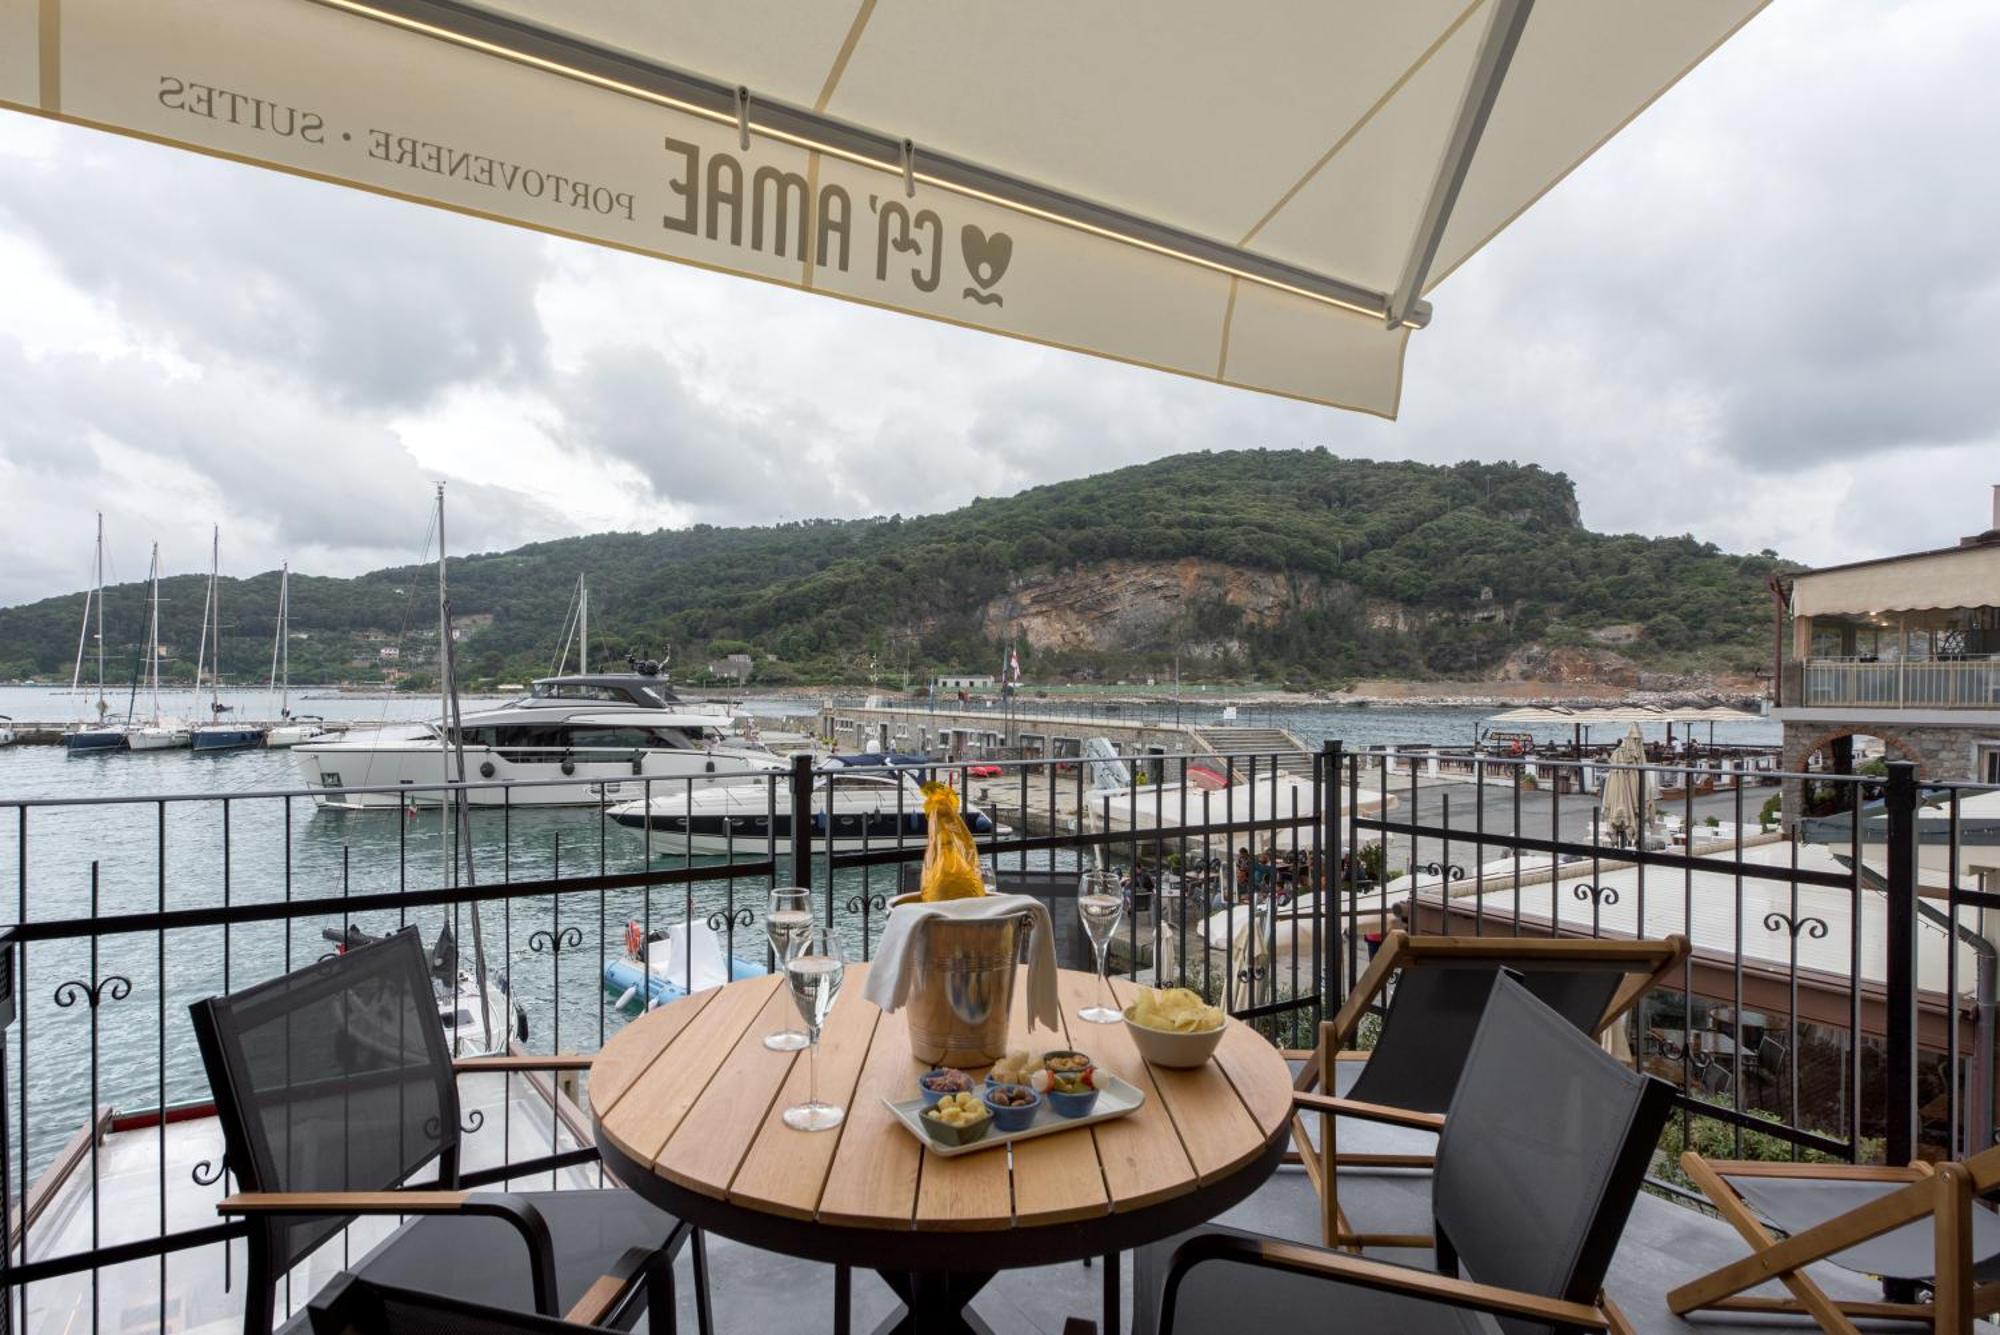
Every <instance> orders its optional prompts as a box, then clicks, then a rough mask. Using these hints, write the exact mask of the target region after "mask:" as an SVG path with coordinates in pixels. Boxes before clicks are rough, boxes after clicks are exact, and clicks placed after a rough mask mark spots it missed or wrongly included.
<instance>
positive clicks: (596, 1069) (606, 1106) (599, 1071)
mask: <svg viewBox="0 0 2000 1335" xmlns="http://www.w3.org/2000/svg"><path fill="white" fill-rule="evenodd" d="M714 996H715V993H714V992H712V991H711V992H697V993H696V994H695V995H693V996H691V997H689V998H687V1002H686V1004H685V1005H678V1004H677V1005H673V1006H666V1007H663V1008H661V1009H660V1010H656V1011H654V1012H652V1013H651V1014H650V1015H646V1016H644V1017H642V1018H641V1019H638V1020H635V1021H633V1022H632V1024H631V1025H630V1026H629V1027H628V1028H627V1029H626V1030H625V1031H624V1033H631V1032H633V1031H634V1030H636V1029H638V1027H639V1026H640V1025H642V1024H643V1025H645V1026H646V1031H647V1034H646V1038H645V1039H644V1040H627V1041H624V1042H612V1043H607V1044H605V1046H604V1051H602V1052H600V1053H598V1054H597V1056H596V1058H595V1059H594V1060H592V1062H591V1063H590V1115H591V1116H592V1117H595V1118H596V1119H597V1120H599V1121H603V1120H604V1118H605V1117H606V1116H608V1115H609V1114H610V1112H611V1110H612V1109H613V1108H615V1107H617V1106H618V1100H619V1099H621V1098H623V1097H624V1096H625V1091H626V1090H628V1089H630V1088H631V1087H632V1082H633V1081H634V1080H637V1079H638V1078H639V1077H640V1076H641V1075H642V1074H644V1073H645V1070H646V1068H647V1067H649V1066H651V1065H652V1064H653V1062H654V1061H655V1060H656V1059H657V1058H658V1057H659V1055H660V1054H661V1053H662V1052H664V1051H665V1050H666V1047H667V1044H669V1043H671V1042H673V1041H674V1037H675V1036H676V1035H677V1034H679V1033H680V1031H681V1030H683V1029H685V1028H686V1027H687V1026H688V1024H689V1023H690V1022H691V1021H693V1019H694V1017H695V1016H697V1015H699V1014H701V1008H702V1007H703V1006H706V1005H707V1004H708V1003H709V1001H710V1000H711V999H713V998H714ZM624 1033H621V1034H620V1035H619V1037H620V1038H623V1037H624Z"/></svg>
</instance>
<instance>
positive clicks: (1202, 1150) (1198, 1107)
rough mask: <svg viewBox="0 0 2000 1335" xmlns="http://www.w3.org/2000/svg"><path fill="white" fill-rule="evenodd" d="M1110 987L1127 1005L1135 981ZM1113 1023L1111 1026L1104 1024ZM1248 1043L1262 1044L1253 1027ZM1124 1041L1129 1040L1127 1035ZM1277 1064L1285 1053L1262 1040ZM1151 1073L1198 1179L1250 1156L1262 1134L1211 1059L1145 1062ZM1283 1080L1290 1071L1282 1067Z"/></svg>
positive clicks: (1207, 1178) (1234, 1022)
mask: <svg viewBox="0 0 2000 1335" xmlns="http://www.w3.org/2000/svg"><path fill="white" fill-rule="evenodd" d="M1112 992H1113V994H1114V995H1115V996H1116V997H1117V998H1118V1004H1119V1005H1120V1006H1125V1005H1129V1004H1130V1003H1131V1001H1132V1000H1133V998H1134V997H1136V996H1137V995H1138V985H1136V984H1132V983H1125V982H1118V983H1114V984H1113V985H1112ZM1229 1024H1230V1025H1231V1026H1232V1027H1234V1028H1237V1029H1243V1030H1245V1031H1246V1032H1249V1030H1248V1026H1246V1025H1244V1024H1243V1023H1242V1022H1241V1021H1239V1020H1231V1021H1229ZM1103 1027H1104V1028H1106V1029H1112V1028H1117V1027H1118V1026H1114V1025H1105V1026H1103ZM1249 1036H1250V1039H1251V1040H1252V1041H1253V1042H1257V1043H1263V1042H1264V1040H1263V1039H1262V1038H1259V1037H1258V1036H1257V1035H1256V1034H1255V1033H1254V1032H1250V1033H1249ZM1126 1041H1127V1042H1130V1041H1131V1040H1130V1039H1129V1038H1127V1040H1126ZM1264 1046H1265V1048H1266V1049H1268V1050H1269V1051H1270V1053H1271V1055H1272V1057H1273V1058H1274V1059H1276V1061H1277V1064H1278V1066H1279V1067H1280V1068H1284V1058H1282V1057H1279V1056H1278V1055H1277V1049H1276V1048H1272V1047H1271V1045H1270V1044H1268V1043H1265V1044H1264ZM1148 1069H1149V1070H1150V1072H1151V1074H1152V1077H1153V1088H1155V1089H1157V1090H1158V1091H1159V1093H1160V1102H1162V1103H1164V1104H1165V1105H1166V1106H1167V1112H1168V1113H1169V1114H1170V1115H1171V1116H1172V1117H1173V1119H1174V1130H1176V1131H1178V1132H1179V1133H1180V1137H1181V1146H1182V1148H1183V1149H1185V1150H1186V1151H1187V1156H1188V1158H1189V1159H1190V1160H1192V1161H1193V1163H1194V1169H1195V1172H1196V1173H1197V1174H1198V1175H1199V1176H1200V1179H1201V1181H1203V1182H1207V1181H1210V1180H1212V1179H1214V1178H1216V1177H1220V1176H1222V1175H1223V1174H1226V1173H1230V1172H1234V1171H1235V1170H1236V1169H1238V1168H1240V1167H1242V1166H1243V1165H1244V1164H1245V1163H1248V1162H1249V1161H1250V1160H1251V1159H1254V1158H1255V1157H1256V1156H1257V1154H1258V1152H1259V1151H1260V1150H1262V1149H1263V1147H1264V1141H1265V1139H1266V1134H1265V1133H1264V1132H1263V1131H1261V1130H1259V1128H1258V1126H1257V1122H1256V1119H1255V1118H1253V1117H1252V1116H1251V1115H1250V1110H1249V1109H1248V1108H1246V1107H1244V1106H1243V1100H1242V1099H1241V1098H1240V1097H1238V1096H1237V1093H1236V1087H1235V1086H1234V1085H1233V1084H1231V1083H1230V1081H1229V1077H1228V1076H1226V1075H1224V1074H1223V1073H1222V1070H1221V1068H1219V1067H1218V1066H1217V1065H1216V1064H1215V1063H1214V1062H1209V1063H1207V1064H1206V1065H1203V1066H1199V1067H1196V1068H1195V1069H1194V1070H1192V1071H1176V1070H1171V1069H1169V1068H1167V1067H1164V1066H1160V1067H1149V1068H1148ZM1284 1074H1285V1076H1286V1079H1287V1084H1289V1081H1290V1075H1291V1072H1290V1070H1289V1069H1285V1070H1284Z"/></svg>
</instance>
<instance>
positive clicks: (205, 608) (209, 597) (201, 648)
mask: <svg viewBox="0 0 2000 1335" xmlns="http://www.w3.org/2000/svg"><path fill="white" fill-rule="evenodd" d="M214 600H215V576H214V574H212V573H211V574H210V575H209V577H208V587H207V588H205V589H203V590H202V591H201V640H200V642H199V644H198V646H197V648H196V649H195V651H194V698H195V703H196V704H199V703H200V702H201V674H202V673H203V672H204V671H206V670H207V668H208V613H209V608H210V606H211V605H212V604H213V602H214Z"/></svg>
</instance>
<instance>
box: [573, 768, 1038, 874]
mask: <svg viewBox="0 0 2000 1335" xmlns="http://www.w3.org/2000/svg"><path fill="white" fill-rule="evenodd" d="M863 759H865V760H869V761H879V760H882V759H883V758H882V757H877V756H869V757H865V758H863ZM608 814H609V816H610V817H611V819H612V821H613V822H615V823H616V824H619V825H622V826H624V827H625V828H626V829H628V830H632V831H634V832H636V833H640V834H643V835H644V836H645V837H646V840H647V842H648V843H649V844H650V845H651V846H652V849H653V851H654V852H655V853H668V854H686V853H694V854H698V855H701V856H718V855H720V856H731V855H735V856H752V855H756V854H759V853H762V852H763V851H764V850H765V849H766V848H768V847H770V846H771V845H772V844H773V843H775V844H777V845H779V846H784V845H787V844H788V843H789V842H790V840H791V837H792V812H791V801H790V797H789V795H788V794H786V793H784V792H783V791H781V790H767V789H766V788H765V786H764V785H762V784H757V785H755V786H750V785H737V786H732V787H711V788H696V789H694V790H693V791H692V792H669V793H666V794H663V795H661V796H659V797H655V798H654V799H653V800H652V801H651V802H622V803H620V804H619V805H617V806H615V807H612V808H611V809H610V811H609V812H608ZM964 816H965V823H966V826H967V828H969V829H970V830H971V831H972V833H974V834H977V835H1000V836H1004V835H1007V834H1010V833H1012V831H1010V830H1008V829H1007V827H1005V826H1004V825H1000V824H998V823H996V822H995V821H994V820H993V818H992V817H991V816H989V815H987V814H986V813H985V812H983V811H981V810H980V809H979V808H977V807H974V806H968V807H966V808H965V812H964ZM807 837H808V838H809V839H810V840H811V841H812V842H813V844H815V845H817V846H818V849H824V848H826V847H827V845H828V843H829V842H830V843H831V845H832V848H833V851H834V852H836V853H851V852H857V851H860V850H863V849H880V848H895V847H898V846H901V845H909V844H917V845H921V844H923V843H924V841H925V840H926V839H928V838H929V837H930V827H929V824H928V822H927V821H926V820H925V818H924V795H923V792H922V791H921V789H920V788H919V787H918V785H917V784H916V783H915V782H914V781H913V778H912V773H911V772H910V771H908V770H902V769H899V767H895V766H884V767H880V768H875V767H869V766H867V765H856V766H849V765H846V764H842V763H840V762H839V761H838V760H834V761H829V762H828V763H827V767H826V768H824V769H822V770H821V771H820V772H819V773H818V774H817V775H815V776H814V778H813V791H812V829H811V831H810V833H809V834H808V835H807Z"/></svg>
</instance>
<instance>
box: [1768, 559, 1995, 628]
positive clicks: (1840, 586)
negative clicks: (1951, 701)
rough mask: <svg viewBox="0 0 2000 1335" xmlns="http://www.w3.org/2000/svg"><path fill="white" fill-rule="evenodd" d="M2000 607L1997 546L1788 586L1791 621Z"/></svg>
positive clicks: (1832, 573) (1806, 577)
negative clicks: (1789, 589)
mask: <svg viewBox="0 0 2000 1335" xmlns="http://www.w3.org/2000/svg"><path fill="white" fill-rule="evenodd" d="M1995 604H2000V544H1988V545H1985V546H1980V547H1961V548H1957V549H1952V550H1946V551H1941V552H1930V553H1926V554H1924V555H1920V556H1906V557H1904V558H1902V559H1901V560H1897V561H1884V562H1881V563H1879V564H1875V565H1865V566H1849V567H1847V568H1846V569H1838V570H1822V571H1810V572H1808V573H1806V574H1803V575H1800V576H1798V577H1797V579H1796V580H1794V581H1793V583H1792V615H1793V616H1797V617H1815V616H1868V615H1872V614H1874V613H1877V612H1898V611H1902V612H1917V611H1930V610H1933V609H1937V608H1944V607H1990V606H1993V605H1995Z"/></svg>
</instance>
